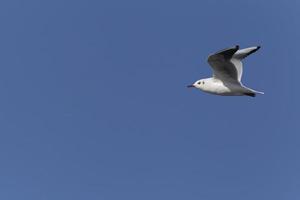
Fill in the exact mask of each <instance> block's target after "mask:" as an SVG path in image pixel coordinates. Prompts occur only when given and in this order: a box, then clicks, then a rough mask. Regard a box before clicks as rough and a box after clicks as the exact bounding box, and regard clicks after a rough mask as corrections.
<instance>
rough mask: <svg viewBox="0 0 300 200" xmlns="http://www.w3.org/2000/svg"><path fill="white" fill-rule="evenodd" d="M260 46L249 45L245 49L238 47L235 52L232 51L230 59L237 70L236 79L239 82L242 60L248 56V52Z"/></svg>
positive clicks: (252, 51)
mask: <svg viewBox="0 0 300 200" xmlns="http://www.w3.org/2000/svg"><path fill="white" fill-rule="evenodd" d="M259 48H260V46H256V47H249V48H245V49H240V50H238V51H237V52H235V53H234V55H233V56H232V58H231V59H230V61H231V62H232V63H233V65H234V66H235V68H236V70H237V72H238V81H239V82H241V79H242V75H243V63H242V60H243V59H244V58H246V57H247V56H249V55H250V54H252V53H254V52H256V51H257V50H258V49H259Z"/></svg>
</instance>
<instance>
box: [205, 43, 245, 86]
mask: <svg viewBox="0 0 300 200" xmlns="http://www.w3.org/2000/svg"><path fill="white" fill-rule="evenodd" d="M238 49H239V46H238V45H237V46H235V47H232V48H228V49H224V50H221V51H218V52H217V53H215V54H212V55H210V56H209V57H208V59H207V61H208V63H209V64H210V66H211V67H212V69H213V74H214V77H216V78H218V79H220V80H226V81H228V80H231V81H239V75H240V74H241V71H242V68H243V67H242V65H240V64H241V62H240V60H239V59H236V58H234V59H233V55H234V54H235V53H236V52H237V51H238ZM236 65H238V66H236Z"/></svg>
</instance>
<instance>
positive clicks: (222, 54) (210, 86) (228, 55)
mask: <svg viewBox="0 0 300 200" xmlns="http://www.w3.org/2000/svg"><path fill="white" fill-rule="evenodd" d="M259 48H260V46H256V47H249V48H245V49H240V50H239V46H238V45H236V46H235V47H232V48H228V49H224V50H221V51H218V52H217V53H215V54H212V55H210V56H209V57H208V59H207V62H208V63H209V64H210V66H211V67H212V69H213V77H211V78H205V79H200V80H198V81H196V82H195V83H194V84H192V85H189V86H188V87H194V88H197V89H200V90H202V91H204V92H208V93H211V94H216V95H222V96H243V95H247V96H251V97H255V96H256V94H264V93H263V92H259V91H256V90H253V89H250V88H247V87H245V86H244V85H243V84H242V82H241V79H242V74H243V63H242V60H243V59H244V58H245V57H247V56H249V55H250V54H252V53H254V52H256V51H257V50H258V49H259Z"/></svg>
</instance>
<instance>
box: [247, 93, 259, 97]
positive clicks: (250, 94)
mask: <svg viewBox="0 0 300 200" xmlns="http://www.w3.org/2000/svg"><path fill="white" fill-rule="evenodd" d="M244 95H246V96H249V97H255V96H256V94H255V93H254V92H246V93H244Z"/></svg>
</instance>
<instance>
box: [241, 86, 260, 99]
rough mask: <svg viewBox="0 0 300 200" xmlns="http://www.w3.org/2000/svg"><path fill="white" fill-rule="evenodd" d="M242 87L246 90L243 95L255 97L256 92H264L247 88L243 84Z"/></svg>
mask: <svg viewBox="0 0 300 200" xmlns="http://www.w3.org/2000/svg"><path fill="white" fill-rule="evenodd" d="M243 87H244V88H245V89H246V91H245V92H244V95H247V96H251V97H255V96H256V94H265V93H264V92H260V91H257V90H253V89H251V88H247V87H245V86H243Z"/></svg>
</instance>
